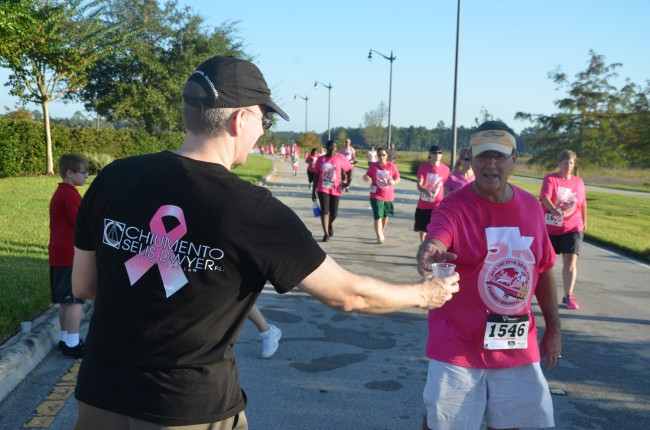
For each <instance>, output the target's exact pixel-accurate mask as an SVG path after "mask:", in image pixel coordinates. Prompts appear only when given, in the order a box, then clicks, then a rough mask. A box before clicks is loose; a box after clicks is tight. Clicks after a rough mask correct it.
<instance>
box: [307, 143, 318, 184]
mask: <svg viewBox="0 0 650 430" xmlns="http://www.w3.org/2000/svg"><path fill="white" fill-rule="evenodd" d="M318 157H320V151H319V149H318V148H314V149H312V150H311V152H310V153H309V155H307V157H305V163H307V181H308V182H309V190H310V191H311V190H312V189H313V188H312V187H313V186H314V185H313V184H314V172H315V171H316V160H318Z"/></svg>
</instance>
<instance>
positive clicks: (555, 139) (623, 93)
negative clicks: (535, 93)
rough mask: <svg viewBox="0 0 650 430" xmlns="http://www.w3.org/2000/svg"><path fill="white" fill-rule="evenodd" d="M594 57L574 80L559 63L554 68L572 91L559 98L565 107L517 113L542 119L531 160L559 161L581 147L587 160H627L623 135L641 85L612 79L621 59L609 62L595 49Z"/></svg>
mask: <svg viewBox="0 0 650 430" xmlns="http://www.w3.org/2000/svg"><path fill="white" fill-rule="evenodd" d="M589 54H590V56H591V58H590V59H589V61H588V66H587V68H586V70H584V71H581V72H579V73H577V74H576V75H575V78H576V79H575V80H573V81H571V80H570V79H569V78H568V76H567V75H566V74H565V73H563V72H561V71H560V70H559V69H558V70H556V71H554V72H551V73H549V78H551V79H552V80H553V81H554V82H555V83H556V84H558V89H559V88H566V89H567V93H568V94H567V96H566V97H564V98H562V99H559V100H556V101H555V105H556V106H557V107H558V108H559V109H560V113H558V114H555V115H533V114H530V113H522V112H517V114H516V116H515V118H516V119H523V120H529V121H533V122H534V123H536V124H537V125H538V126H539V127H540V130H541V133H540V134H538V135H537V136H536V137H533V138H531V139H530V141H529V142H528V144H529V146H530V147H531V150H532V151H533V152H534V156H533V158H532V159H531V160H530V162H531V163H541V164H543V165H545V166H549V167H553V166H555V157H556V155H557V154H558V153H559V152H560V151H561V150H563V149H571V150H573V151H575V152H576V153H577V154H578V156H579V157H580V159H581V160H582V161H583V162H584V163H586V164H596V165H601V166H615V165H624V164H626V163H627V162H626V158H625V155H624V154H625V151H624V149H625V147H626V145H628V144H629V142H624V141H623V140H622V139H621V138H622V136H624V135H626V134H628V133H627V132H626V131H625V128H626V126H627V125H629V122H628V121H625V118H626V117H628V116H629V114H630V112H631V111H630V106H631V105H632V98H633V97H634V95H635V94H636V91H635V87H634V86H633V85H632V84H630V83H629V82H627V85H626V86H625V87H623V88H622V89H620V90H619V89H617V87H616V86H615V85H614V84H613V83H612V81H613V80H614V79H615V78H616V77H617V76H618V74H617V73H616V69H617V68H618V67H620V66H621V64H620V63H613V64H609V65H607V64H605V58H604V57H603V56H602V55H598V54H596V53H595V52H594V51H589Z"/></svg>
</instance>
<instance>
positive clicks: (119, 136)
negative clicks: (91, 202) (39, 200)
mask: <svg viewBox="0 0 650 430" xmlns="http://www.w3.org/2000/svg"><path fill="white" fill-rule="evenodd" d="M51 131H52V156H53V160H54V163H55V165H56V162H57V160H58V159H59V157H60V156H61V154H66V153H75V154H80V155H82V156H84V157H86V158H88V160H89V161H90V162H91V167H93V170H95V169H96V171H99V170H101V169H102V168H103V167H104V166H105V165H107V164H108V163H110V162H111V161H113V160H114V159H117V158H124V157H128V156H131V155H138V154H147V153H151V152H158V151H161V150H164V149H169V150H172V149H176V148H177V147H178V146H180V144H181V142H182V140H183V136H184V134H183V133H161V134H159V135H154V136H150V135H149V134H147V133H146V132H144V131H139V130H131V129H120V130H109V129H100V130H95V129H92V128H79V127H77V128H69V127H66V126H63V125H59V124H52V129H51ZM45 171H46V154H45V138H44V131H43V123H41V122H40V121H33V120H12V119H7V118H2V117H0V178H6V177H9V176H21V175H31V174H43V173H45Z"/></svg>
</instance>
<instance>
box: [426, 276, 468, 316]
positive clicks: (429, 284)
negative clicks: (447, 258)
mask: <svg viewBox="0 0 650 430" xmlns="http://www.w3.org/2000/svg"><path fill="white" fill-rule="evenodd" d="M459 279H460V276H459V275H458V273H454V274H453V275H451V276H447V277H445V278H432V277H425V278H424V279H423V283H424V284H425V287H426V293H425V294H426V296H425V297H426V298H427V300H426V304H425V306H424V307H425V308H427V309H438V308H439V307H441V306H442V305H444V304H445V303H447V302H448V301H449V300H451V298H452V295H453V293H457V292H458V290H459V285H458V280H459Z"/></svg>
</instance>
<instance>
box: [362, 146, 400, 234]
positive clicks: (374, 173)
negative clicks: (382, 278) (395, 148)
mask: <svg viewBox="0 0 650 430" xmlns="http://www.w3.org/2000/svg"><path fill="white" fill-rule="evenodd" d="M377 157H378V161H377V162H376V163H373V164H371V165H370V167H368V171H367V172H366V174H365V175H363V180H364V181H366V182H368V181H371V186H370V206H372V215H373V217H374V219H375V233H376V234H377V243H379V244H382V243H384V233H385V231H386V226H387V225H388V216H389V215H390V216H393V200H395V184H397V183H398V182H399V172H398V171H397V167H396V166H395V164H393V163H391V162H390V161H388V152H386V150H385V149H384V148H379V150H378V151H377Z"/></svg>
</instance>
